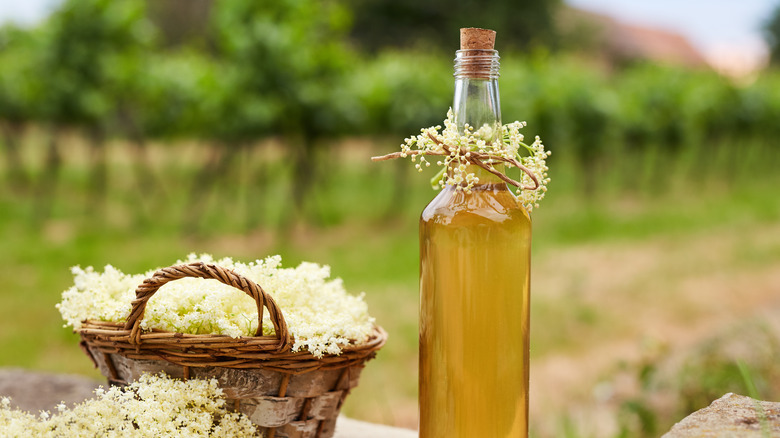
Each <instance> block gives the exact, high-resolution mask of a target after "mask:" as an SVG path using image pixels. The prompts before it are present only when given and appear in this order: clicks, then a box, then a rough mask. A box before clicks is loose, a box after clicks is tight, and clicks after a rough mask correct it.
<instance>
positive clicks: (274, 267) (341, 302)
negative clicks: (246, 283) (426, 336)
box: [57, 254, 374, 357]
mask: <svg viewBox="0 0 780 438" xmlns="http://www.w3.org/2000/svg"><path fill="white" fill-rule="evenodd" d="M196 261H201V262H205V263H215V264H217V265H219V266H222V267H225V268H228V269H232V270H233V271H235V272H236V273H238V274H240V275H243V276H245V277H247V278H248V279H250V280H252V281H255V282H256V283H258V284H259V285H260V286H261V287H262V288H263V290H265V291H266V293H268V294H269V295H270V296H271V297H273V299H274V300H275V301H276V303H277V304H278V305H279V308H280V309H281V310H282V314H283V315H284V319H285V320H286V321H287V326H288V328H289V330H290V333H291V335H292V336H293V337H294V341H295V343H294V345H293V351H301V350H308V351H309V352H311V354H313V355H314V356H316V357H322V355H323V354H339V353H340V352H341V349H342V348H343V347H344V346H347V345H349V344H355V345H359V344H361V343H363V342H365V341H367V340H368V338H369V336H370V334H371V332H372V330H373V326H374V319H373V318H372V317H371V316H369V314H368V306H367V305H366V302H365V300H364V294H360V295H358V296H354V295H350V294H348V293H347V291H346V290H345V289H344V285H343V282H342V281H341V279H338V278H337V279H331V278H330V267H328V266H320V265H317V264H315V263H308V262H304V263H301V264H300V265H299V266H298V267H296V268H282V267H281V263H282V259H281V257H280V256H272V257H268V258H266V259H265V260H257V261H255V262H250V263H242V262H234V261H233V260H232V259H230V258H224V259H221V260H214V258H213V257H212V256H210V255H208V254H203V255H200V256H196V255H195V254H190V255H189V257H188V258H187V259H186V260H184V261H178V262H177V263H178V264H181V263H191V262H196ZM72 272H73V275H74V286H73V287H71V288H69V289H68V290H66V291H64V292H63V293H62V302H61V303H59V304H58V305H57V308H58V309H59V311H60V313H61V314H62V318H63V319H64V320H65V321H66V325H70V326H72V327H73V328H74V329H78V328H79V327H81V322H82V321H84V320H88V319H92V320H102V321H115V322H122V321H124V320H125V319H126V318H127V316H128V315H129V313H130V307H131V306H130V303H131V301H132V300H133V299H135V288H136V287H137V286H138V285H139V284H141V282H142V281H143V280H144V279H145V278H147V277H149V276H151V275H152V274H153V273H154V271H153V270H152V271H149V272H147V273H145V274H139V275H127V274H124V273H122V272H121V271H119V270H118V269H116V268H114V267H112V266H110V265H108V266H106V267H105V269H104V271H103V272H96V271H95V270H94V269H93V268H92V267H88V268H86V269H81V268H79V267H74V268H72ZM141 327H142V328H143V329H145V330H150V329H153V328H156V329H161V330H166V331H172V332H178V333H191V334H222V335H228V336H231V337H234V338H238V337H241V336H254V334H255V332H256V331H257V305H256V304H255V302H254V300H252V298H250V297H249V296H248V295H246V294H245V293H243V292H242V291H239V290H238V289H235V288H233V287H231V286H228V285H225V284H222V283H220V282H218V281H216V280H204V279H201V278H182V279H180V280H176V281H172V282H170V283H168V284H166V285H164V286H163V287H161V288H160V290H158V291H157V292H156V293H155V294H154V295H153V296H152V297H151V298H150V299H149V302H148V304H147V306H146V312H145V315H144V318H143V321H142V323H141ZM263 334H264V335H273V334H274V328H273V324H272V323H271V320H270V317H269V315H268V312H264V315H263Z"/></svg>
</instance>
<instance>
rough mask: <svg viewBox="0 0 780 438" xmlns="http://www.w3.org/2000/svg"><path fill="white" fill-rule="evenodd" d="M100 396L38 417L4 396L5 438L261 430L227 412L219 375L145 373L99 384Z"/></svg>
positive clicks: (0, 417)
mask: <svg viewBox="0 0 780 438" xmlns="http://www.w3.org/2000/svg"><path fill="white" fill-rule="evenodd" d="M95 395H96V397H95V398H92V399H88V400H86V401H84V402H82V403H79V404H77V405H75V406H74V407H73V408H70V409H68V408H67V407H66V406H65V405H64V404H60V405H58V406H57V407H56V410H57V412H56V413H54V414H51V413H49V412H45V411H44V412H41V413H40V414H39V415H38V416H37V417H36V416H34V415H31V414H29V413H26V412H22V411H20V410H18V409H12V408H11V403H10V400H9V399H8V398H3V399H2V400H0V431H2V432H3V436H4V437H19V438H21V437H30V436H34V437H41V438H55V437H69V438H70V437H73V438H81V437H90V438H92V437H103V436H110V437H117V438H125V437H127V438H130V437H133V438H145V437H150V438H151V437H154V438H156V437H160V436H165V437H172V438H173V437H181V438H187V437H220V438H228V437H236V438H238V437H246V436H254V434H255V433H256V431H257V429H256V427H255V426H254V424H252V422H251V421H250V420H249V418H248V417H246V416H245V415H243V414H241V413H237V412H228V411H227V409H226V407H225V400H224V399H223V398H222V395H223V393H222V390H221V389H220V388H219V386H218V382H217V380H216V379H210V380H198V379H191V380H186V381H184V380H178V379H171V378H168V377H167V376H166V375H165V374H163V373H161V374H160V375H149V374H144V375H143V376H141V378H140V379H139V380H138V381H136V382H133V383H131V384H130V385H128V386H126V387H124V388H119V387H115V386H114V387H111V388H109V389H108V390H105V389H103V388H102V387H101V388H98V389H96V390H95Z"/></svg>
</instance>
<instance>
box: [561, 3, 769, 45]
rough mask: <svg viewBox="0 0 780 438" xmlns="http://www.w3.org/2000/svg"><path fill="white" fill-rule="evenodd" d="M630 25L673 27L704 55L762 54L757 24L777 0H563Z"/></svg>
mask: <svg viewBox="0 0 780 438" xmlns="http://www.w3.org/2000/svg"><path fill="white" fill-rule="evenodd" d="M566 3H568V4H569V5H572V6H575V7H578V8H582V9H587V10H590V11H594V12H599V13H604V14H607V15H610V16H612V17H615V18H618V19H620V20H621V21H625V22H627V23H631V24H637V25H649V26H653V27H661V28H664V29H669V30H674V31H676V32H678V33H680V34H682V35H683V36H685V37H686V38H687V39H688V40H689V41H690V42H691V43H692V44H693V45H694V47H696V48H697V49H699V50H700V51H701V52H702V53H703V54H705V55H710V56H711V55H713V54H715V53H717V52H719V51H745V52H746V53H747V54H749V55H752V56H761V55H765V54H766V50H767V49H766V43H765V42H764V39H763V37H762V33H761V27H762V25H763V24H764V23H765V22H766V21H767V20H768V19H769V17H770V16H771V14H772V12H773V11H774V10H775V8H776V7H778V6H780V0H566Z"/></svg>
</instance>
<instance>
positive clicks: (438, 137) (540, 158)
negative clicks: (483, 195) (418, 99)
mask: <svg viewBox="0 0 780 438" xmlns="http://www.w3.org/2000/svg"><path fill="white" fill-rule="evenodd" d="M525 126H526V123H525V122H513V123H509V124H506V125H503V126H502V127H501V133H500V134H499V135H498V138H499V139H500V141H492V142H491V141H488V140H486V139H491V138H493V137H494V131H493V128H492V127H491V126H489V125H484V126H482V127H481V128H479V129H477V130H476V131H475V130H474V127H472V126H469V125H468V124H467V125H465V127H464V132H465V133H464V134H462V135H461V134H460V133H459V132H458V127H457V126H456V124H455V116H454V114H453V112H452V109H450V110H449V111H447V119H446V120H445V121H444V130H442V128H441V126H440V125H437V126H432V127H430V128H424V129H421V130H420V134H419V135H417V136H413V137H409V138H406V139H404V143H403V144H401V152H400V156H401V157H402V158H405V157H408V156H409V157H411V161H412V162H416V161H418V160H419V163H417V164H415V168H416V169H417V170H418V171H420V172H422V171H423V167H429V166H430V165H431V162H430V161H428V159H427V158H426V155H429V156H441V157H443V159H441V160H438V161H436V165H438V166H443V168H442V170H441V171H440V172H439V173H438V174H437V175H436V176H435V177H434V178H433V180H431V182H432V183H433V185H434V188H438V187H444V186H447V185H452V186H455V188H456V189H457V190H463V191H466V192H471V188H472V187H474V185H475V184H476V183H478V182H479V178H478V177H477V176H476V175H475V174H474V173H473V172H467V168H468V167H467V166H468V165H469V164H470V163H469V160H468V159H469V158H470V157H471V154H472V152H478V153H480V154H487V155H490V156H491V157H495V158H503V159H507V160H517V161H518V162H519V163H520V164H522V165H523V166H525V167H526V168H527V169H528V170H529V171H530V172H531V173H533V174H534V176H536V178H537V180H538V182H539V188H538V189H536V190H523V189H521V188H518V189H517V194H518V195H519V199H520V201H521V202H522V204H523V206H524V207H525V208H526V209H527V210H529V211H530V210H533V209H534V208H536V207H539V201H541V200H542V198H544V196H545V194H546V192H547V184H548V183H549V182H550V178H549V177H548V176H547V171H548V170H549V169H548V167H547V163H546V160H547V157H549V156H550V154H551V152H550V151H546V150H545V149H544V145H543V144H542V140H541V139H540V138H539V137H538V136H537V137H536V139H535V141H534V142H533V143H532V144H531V145H527V144H525V143H524V142H523V134H521V133H520V129H522V128H523V127H525ZM440 131H441V132H440ZM499 162H501V161H500V160H489V161H486V162H485V164H487V165H488V166H491V167H492V165H493V164H497V163H499ZM447 169H451V170H452V171H451V172H447ZM520 182H521V183H522V185H523V186H533V185H534V183H533V180H532V179H531V177H530V176H529V175H528V174H526V173H525V172H523V177H522V179H521V180H520Z"/></svg>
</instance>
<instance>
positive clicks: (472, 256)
mask: <svg viewBox="0 0 780 438" xmlns="http://www.w3.org/2000/svg"><path fill="white" fill-rule="evenodd" d="M474 170H475V171H476V172H478V176H479V177H480V182H479V183H478V184H477V185H475V186H474V187H473V188H472V189H471V193H467V192H466V191H463V190H457V188H456V187H453V186H447V187H445V188H444V189H443V190H442V191H441V192H440V193H439V195H438V196H436V197H435V198H434V200H433V201H432V202H431V203H430V204H429V205H428V206H427V207H426V208H425V210H424V211H423V213H422V216H421V218H420V395H419V396H420V437H421V438H444V437H447V438H465V437H491V438H508V437H513V438H514V437H527V433H528V370H529V367H528V365H529V358H528V352H529V300H530V287H529V286H530V272H529V271H530V249H531V221H530V217H529V215H528V212H527V211H526V210H525V208H523V206H522V205H521V204H520V203H519V202H518V200H517V198H516V197H515V195H514V194H513V193H512V192H511V191H510V190H509V189H508V188H507V186H506V184H505V183H503V182H502V181H500V180H499V179H498V178H497V177H495V176H494V175H492V174H489V173H487V172H481V173H479V171H480V170H481V169H474Z"/></svg>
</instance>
